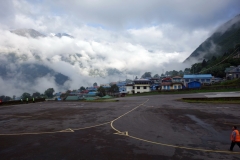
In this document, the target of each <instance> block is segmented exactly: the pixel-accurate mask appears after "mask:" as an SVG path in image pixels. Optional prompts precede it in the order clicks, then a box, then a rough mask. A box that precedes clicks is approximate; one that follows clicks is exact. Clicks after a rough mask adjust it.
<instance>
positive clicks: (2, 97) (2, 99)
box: [0, 95, 11, 102]
mask: <svg viewBox="0 0 240 160" xmlns="http://www.w3.org/2000/svg"><path fill="white" fill-rule="evenodd" d="M0 100H1V101H2V102H7V101H10V100H11V97H9V96H4V95H2V96H0Z"/></svg>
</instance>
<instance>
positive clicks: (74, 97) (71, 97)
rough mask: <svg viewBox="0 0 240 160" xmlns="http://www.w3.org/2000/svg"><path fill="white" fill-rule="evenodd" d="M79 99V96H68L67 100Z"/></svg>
mask: <svg viewBox="0 0 240 160" xmlns="http://www.w3.org/2000/svg"><path fill="white" fill-rule="evenodd" d="M78 99H79V97H78V96H67V98H66V100H67V101H77V100H78Z"/></svg>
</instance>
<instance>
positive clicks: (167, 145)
mask: <svg viewBox="0 0 240 160" xmlns="http://www.w3.org/2000/svg"><path fill="white" fill-rule="evenodd" d="M127 137H130V138H133V139H136V140H139V141H144V142H147V143H152V144H157V145H161V146H166V147H173V148H181V149H187V150H194V151H203V152H214V153H227V154H240V152H233V151H221V150H210V149H201V148H192V147H184V146H177V145H171V144H165V143H160V142H154V141H149V140H146V139H142V138H138V137H134V136H130V135H128V136H127Z"/></svg>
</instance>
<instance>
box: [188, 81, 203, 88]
mask: <svg viewBox="0 0 240 160" xmlns="http://www.w3.org/2000/svg"><path fill="white" fill-rule="evenodd" d="M187 87H188V88H200V87H201V83H200V82H197V81H193V82H189V83H188V84H187Z"/></svg>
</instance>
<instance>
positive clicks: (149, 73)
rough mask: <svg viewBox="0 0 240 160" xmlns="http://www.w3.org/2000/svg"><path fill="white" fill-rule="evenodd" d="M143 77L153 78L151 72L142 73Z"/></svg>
mask: <svg viewBox="0 0 240 160" xmlns="http://www.w3.org/2000/svg"><path fill="white" fill-rule="evenodd" d="M142 78H152V76H151V72H145V73H144V74H143V75H142Z"/></svg>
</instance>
